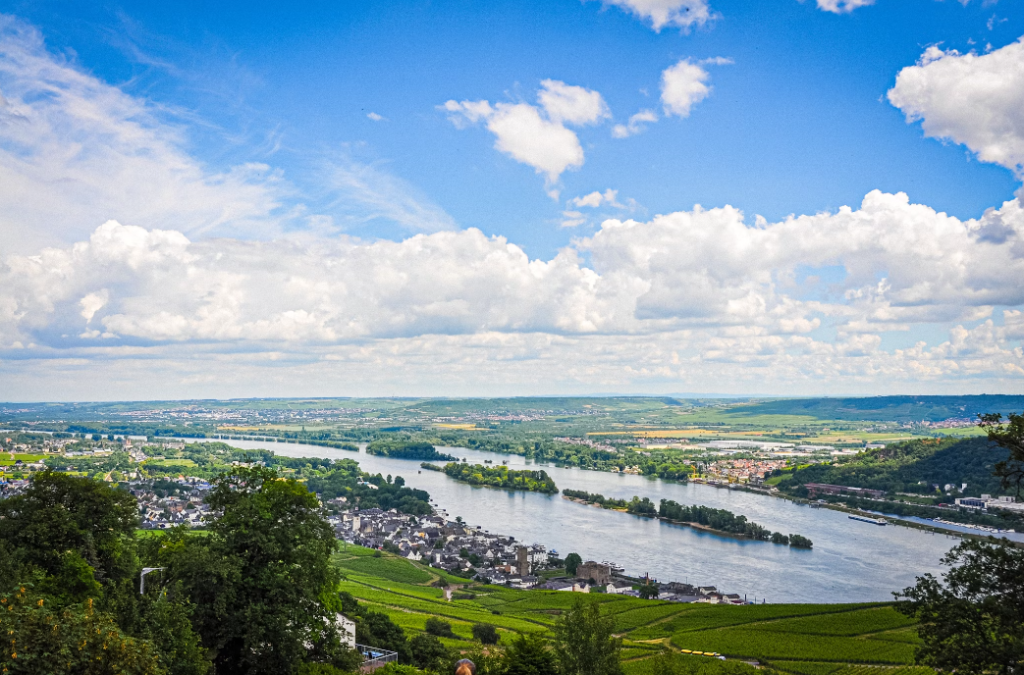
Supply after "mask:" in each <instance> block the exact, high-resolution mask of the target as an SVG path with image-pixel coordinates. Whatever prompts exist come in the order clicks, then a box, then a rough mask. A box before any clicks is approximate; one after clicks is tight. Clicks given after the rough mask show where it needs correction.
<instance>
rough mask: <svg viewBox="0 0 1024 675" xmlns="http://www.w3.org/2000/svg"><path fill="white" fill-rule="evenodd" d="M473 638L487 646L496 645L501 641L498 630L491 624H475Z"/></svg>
mask: <svg viewBox="0 0 1024 675" xmlns="http://www.w3.org/2000/svg"><path fill="white" fill-rule="evenodd" d="M473 637H475V638H476V639H477V640H479V641H480V642H481V643H483V644H485V645H496V644H498V640H500V639H501V635H499V634H498V629H497V628H495V627H494V626H492V625H491V624H489V623H475V624H473Z"/></svg>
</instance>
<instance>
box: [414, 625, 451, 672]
mask: <svg viewBox="0 0 1024 675" xmlns="http://www.w3.org/2000/svg"><path fill="white" fill-rule="evenodd" d="M409 651H411V652H412V660H413V663H415V664H416V666H417V667H419V668H423V669H425V670H441V669H442V668H443V667H444V666H445V664H446V663H447V662H448V649H447V648H446V647H445V646H444V645H443V644H441V641H440V640H438V639H437V636H435V635H430V634H428V633H420V634H419V635H417V636H416V637H414V638H413V639H411V640H409Z"/></svg>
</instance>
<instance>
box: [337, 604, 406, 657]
mask: <svg viewBox="0 0 1024 675" xmlns="http://www.w3.org/2000/svg"><path fill="white" fill-rule="evenodd" d="M346 614H349V615H350V616H351V615H353V614H355V615H356V616H355V617H353V618H355V620H356V642H359V643H360V644H364V645H370V646H371V647H380V648H381V649H388V650H390V651H393V652H398V657H399V659H400V660H401V661H402V662H404V663H409V662H410V661H412V656H411V654H410V653H409V642H408V641H407V640H406V638H405V631H404V630H402V628H401V626H399V625H397V624H396V623H395V622H393V621H392V620H391V618H390V617H388V615H387V614H384V613H382V612H373V611H366V610H362V611H361V612H360V613H358V614H356V612H351V611H349V610H346Z"/></svg>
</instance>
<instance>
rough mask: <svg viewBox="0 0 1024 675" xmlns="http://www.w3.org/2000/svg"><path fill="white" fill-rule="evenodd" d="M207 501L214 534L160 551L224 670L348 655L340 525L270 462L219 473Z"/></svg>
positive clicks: (269, 669) (272, 667) (281, 669)
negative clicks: (337, 555)
mask: <svg viewBox="0 0 1024 675" xmlns="http://www.w3.org/2000/svg"><path fill="white" fill-rule="evenodd" d="M207 503H208V504H209V505H210V506H211V507H212V508H213V510H214V511H215V512H217V513H219V514H220V515H219V517H218V518H217V519H216V520H214V521H213V522H212V523H211V525H210V536H208V537H185V538H184V539H183V540H180V541H178V542H175V545H174V546H169V547H168V548H167V549H166V550H162V551H161V553H162V558H163V560H162V562H164V564H161V565H159V566H161V567H167V571H166V572H165V574H164V575H165V577H166V578H167V580H168V582H169V583H173V584H180V588H181V589H182V593H183V594H184V595H185V596H186V597H188V598H190V599H191V601H192V603H193V606H194V608H195V611H194V613H193V615H192V622H193V625H194V626H195V627H196V630H197V631H198V633H199V634H200V635H201V636H202V640H203V644H204V646H205V647H207V648H208V649H210V650H212V652H213V654H214V663H215V665H216V670H217V672H231V673H253V674H257V673H287V672H290V671H291V670H292V669H294V668H295V667H297V666H298V665H299V663H301V662H303V661H307V660H309V661H322V662H329V661H331V660H332V658H334V657H335V656H339V657H340V655H341V654H342V653H343V652H344V647H343V646H342V645H341V641H340V637H339V635H338V630H337V627H336V626H335V624H334V615H335V613H336V611H337V610H338V609H339V606H340V600H339V599H338V597H337V595H336V594H335V593H334V589H335V587H336V586H337V583H338V581H339V575H338V571H337V570H336V568H335V567H334V566H332V565H331V562H330V556H331V553H333V551H334V548H335V539H334V531H333V529H332V528H331V526H330V524H329V523H328V522H327V520H326V519H325V518H324V516H323V514H322V513H321V510H320V507H319V503H318V502H317V499H316V496H315V495H314V494H313V493H311V492H309V490H307V489H306V487H305V486H304V485H303V484H301V483H298V482H296V481H295V480H284V479H280V478H279V477H278V475H277V473H276V472H275V471H274V470H272V469H268V468H264V467H259V466H257V467H252V468H245V467H238V468H235V469H233V470H232V471H231V472H229V473H226V474H223V475H221V476H220V477H218V478H217V479H216V480H215V481H214V488H213V490H211V492H210V495H209V496H208V497H207Z"/></svg>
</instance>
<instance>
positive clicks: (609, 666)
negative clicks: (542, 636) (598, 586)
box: [555, 597, 622, 675]
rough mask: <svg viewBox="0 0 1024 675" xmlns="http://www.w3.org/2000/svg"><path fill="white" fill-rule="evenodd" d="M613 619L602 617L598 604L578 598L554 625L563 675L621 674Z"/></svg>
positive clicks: (557, 656)
mask: <svg viewBox="0 0 1024 675" xmlns="http://www.w3.org/2000/svg"><path fill="white" fill-rule="evenodd" d="M613 631H614V620H613V619H611V618H610V617H605V616H601V608H600V606H599V605H598V603H596V602H585V601H584V600H583V598H579V597H578V598H576V599H575V601H574V602H573V604H572V607H571V608H570V609H569V611H568V612H566V613H565V614H563V615H562V616H561V617H559V619H558V621H557V622H556V623H555V640H556V642H557V649H556V650H555V659H556V661H557V662H558V670H559V673H560V674H561V675H622V666H621V665H620V664H619V652H620V650H621V648H622V643H621V641H620V640H619V639H617V638H615V637H614V636H613V635H612V633H613Z"/></svg>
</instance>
